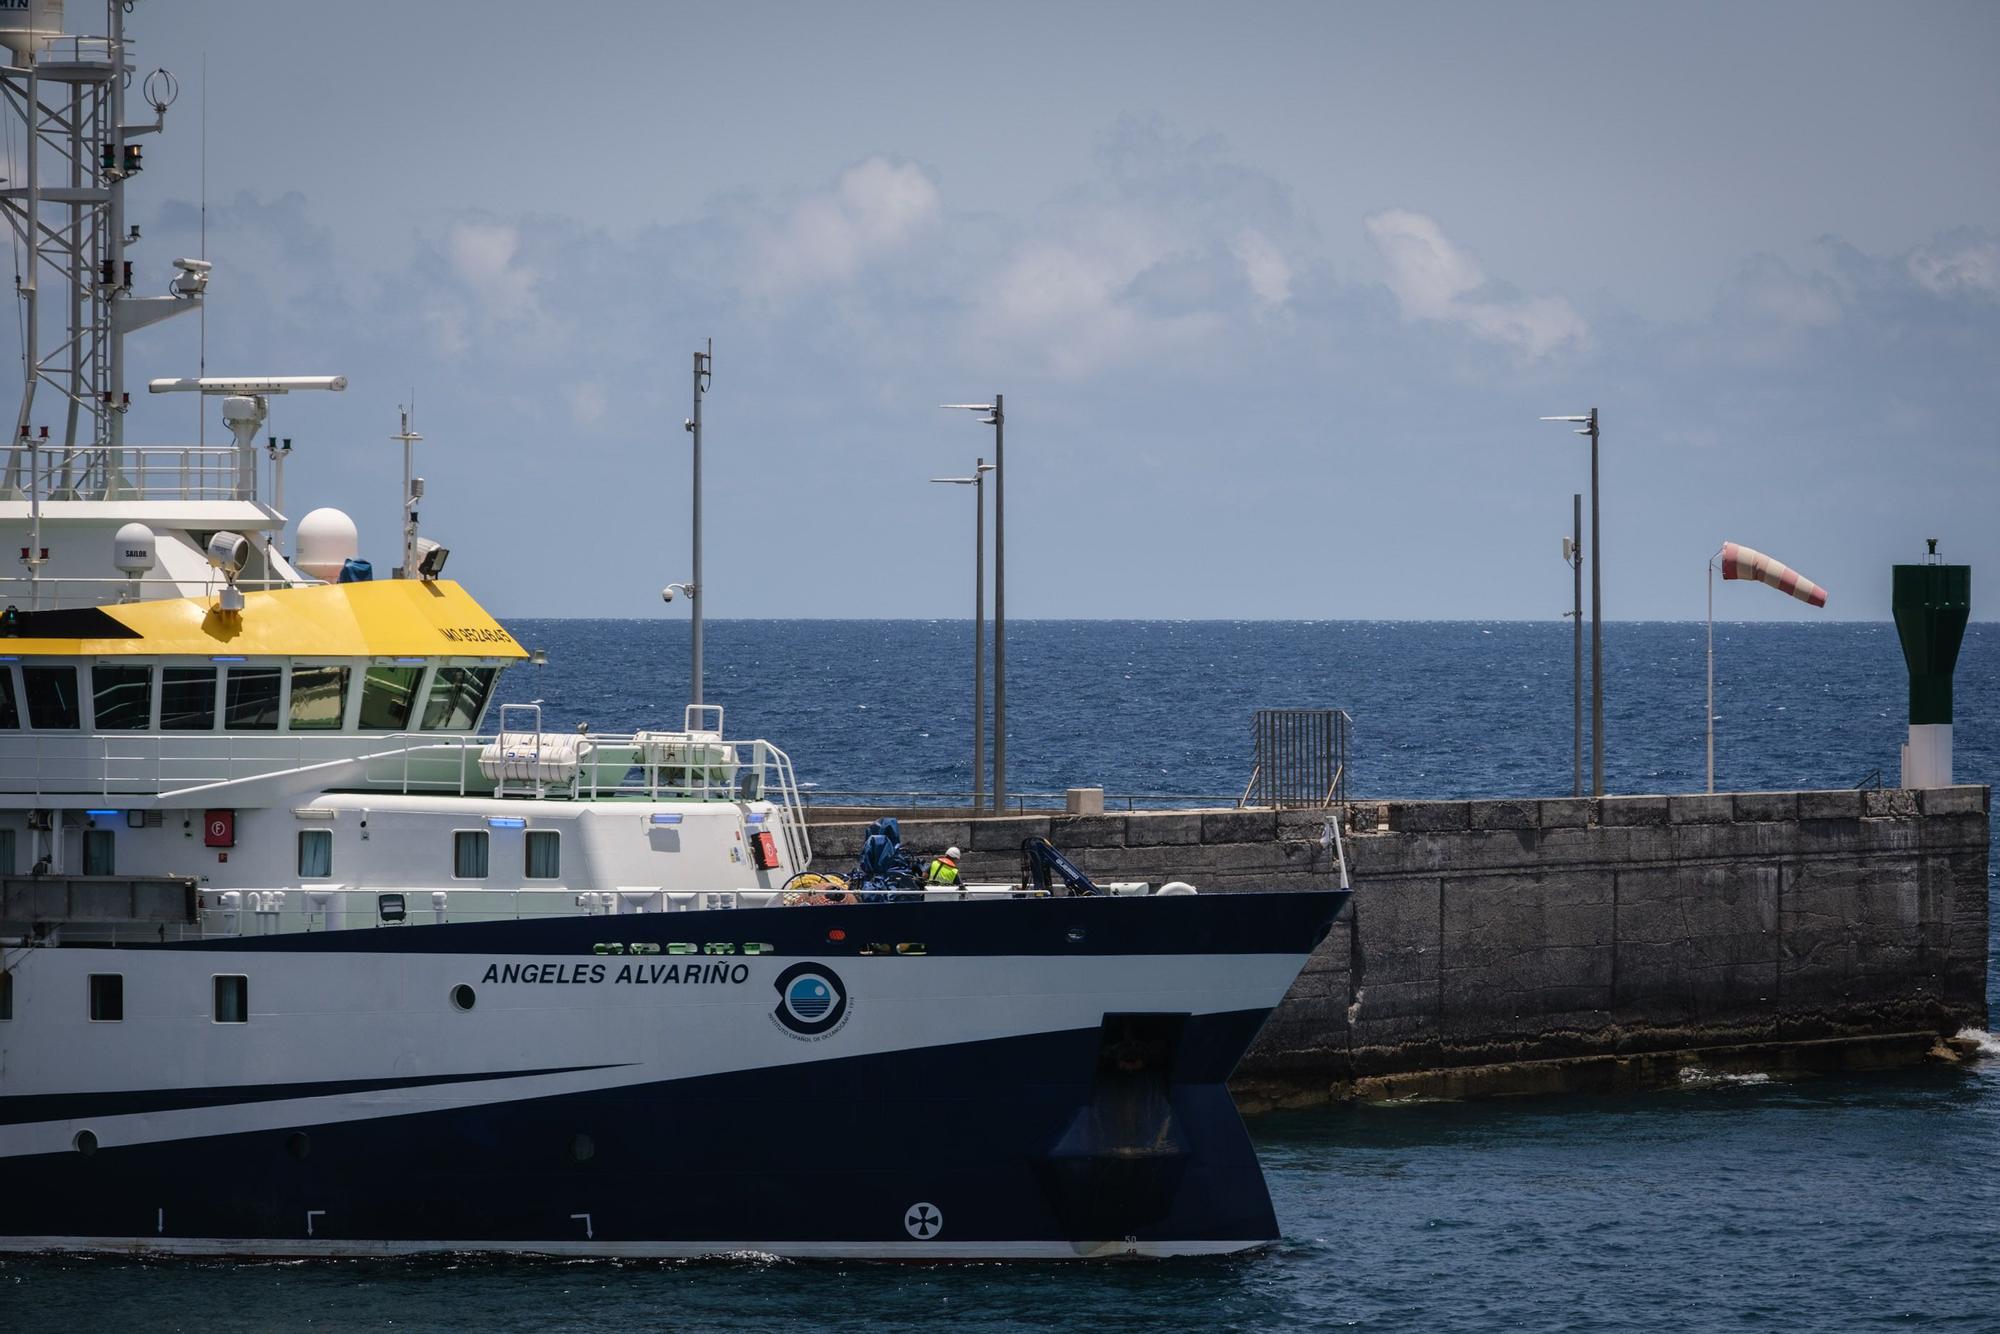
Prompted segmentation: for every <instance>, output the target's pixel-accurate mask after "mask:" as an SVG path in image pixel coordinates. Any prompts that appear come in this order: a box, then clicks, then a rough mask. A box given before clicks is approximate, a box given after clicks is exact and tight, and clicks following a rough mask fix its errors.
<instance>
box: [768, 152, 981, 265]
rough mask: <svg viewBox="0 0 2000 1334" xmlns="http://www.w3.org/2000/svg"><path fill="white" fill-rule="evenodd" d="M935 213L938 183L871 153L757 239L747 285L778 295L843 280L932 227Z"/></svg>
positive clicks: (914, 168)
mask: <svg viewBox="0 0 2000 1334" xmlns="http://www.w3.org/2000/svg"><path fill="white" fill-rule="evenodd" d="M941 210H942V199H941V197H940V195H939V194H938V188H937V184H936V182H934V181H932V180H931V178H930V177H929V176H928V175H926V174H925V173H924V170H923V169H922V168H921V167H918V166H915V165H914V164H911V163H900V164H898V163H893V162H890V161H889V160H888V159H886V158H880V157H872V158H869V159H868V160H867V161H865V162H861V163H857V164H856V165H854V166H852V167H849V168H848V169H847V170H846V171H843V172H842V173H841V174H840V179H839V180H837V181H835V182H834V185H833V188H832V189H830V190H824V191H821V192H820V193H818V194H814V195H809V196H807V197H806V198H805V199H802V200H800V201H799V203H798V204H797V205H796V206H794V207H793V209H792V211H791V212H790V213H789V214H787V215H786V217H785V218H784V220H783V221H782V222H780V223H779V224H778V225H777V226H776V227H775V228H773V229H770V230H768V231H766V232H765V233H764V234H763V235H761V236H760V237H759V238H758V239H757V243H756V244H755V245H754V246H753V247H752V262H753V264H754V266H755V268H754V271H753V272H752V273H751V275H750V280H749V286H751V287H752V288H754V289H756V290H759V291H762V292H764V293H766V294H780V293H785V292H791V291H796V290H799V289H801V288H808V287H816V286H820V285H822V284H826V283H840V282H846V281H848V280H850V279H852V278H853V277H855V275H856V274H858V273H859V272H860V270H861V268H862V267H863V266H864V265H866V264H869V263H872V262H874V261H875V260H878V259H880V258H882V257H883V256H885V255H887V254H889V253H891V252H893V251H896V250H898V249H901V248H902V247H903V246H904V245H906V244H907V243H908V242H909V241H911V240H912V239H914V238H915V237H916V236H917V235H918V234H919V233H921V232H922V231H924V230H925V229H926V228H928V227H930V226H932V225H933V224H934V223H935V222H936V221H937V219H938V215H939V213H940V212H941Z"/></svg>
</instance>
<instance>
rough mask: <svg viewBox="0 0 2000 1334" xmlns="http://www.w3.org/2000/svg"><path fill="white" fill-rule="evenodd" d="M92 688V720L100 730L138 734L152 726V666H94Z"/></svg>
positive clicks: (91, 675) (92, 669)
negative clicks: (135, 732) (137, 731)
mask: <svg viewBox="0 0 2000 1334" xmlns="http://www.w3.org/2000/svg"><path fill="white" fill-rule="evenodd" d="M90 686H91V696H92V699H91V703H92V706H93V708H94V712H93V713H92V715H91V717H92V718H93V719H94V721H95V723H96V726H97V730H98V731H100V732H113V731H136V730H140V729H143V728H146V727H150V726H151V725H152V722H153V669H152V668H151V667H131V666H118V667H93V668H91V669H90Z"/></svg>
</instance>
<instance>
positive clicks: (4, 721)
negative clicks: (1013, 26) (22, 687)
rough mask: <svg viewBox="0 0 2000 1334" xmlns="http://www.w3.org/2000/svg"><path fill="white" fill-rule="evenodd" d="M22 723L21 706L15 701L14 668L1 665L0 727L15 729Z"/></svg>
mask: <svg viewBox="0 0 2000 1334" xmlns="http://www.w3.org/2000/svg"><path fill="white" fill-rule="evenodd" d="M20 725H21V706H20V705H19V704H17V703H15V701H14V669H13V668H12V667H0V728H6V729H7V730H8V731H13V730H14V729H15V728H17V727H19V726H20Z"/></svg>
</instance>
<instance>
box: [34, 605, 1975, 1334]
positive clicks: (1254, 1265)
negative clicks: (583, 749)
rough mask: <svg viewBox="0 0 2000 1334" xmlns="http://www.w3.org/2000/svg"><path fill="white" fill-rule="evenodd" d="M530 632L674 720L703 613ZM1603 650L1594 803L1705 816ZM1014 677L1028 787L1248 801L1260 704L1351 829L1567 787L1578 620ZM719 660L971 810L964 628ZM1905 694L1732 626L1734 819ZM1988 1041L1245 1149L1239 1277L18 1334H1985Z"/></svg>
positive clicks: (1014, 1274)
mask: <svg viewBox="0 0 2000 1334" xmlns="http://www.w3.org/2000/svg"><path fill="white" fill-rule="evenodd" d="M509 629H510V630H512V631H513V632H514V634H515V635H516V636H517V637H518V638H519V639H520V641H521V642H522V643H523V644H525V645H528V646H531V647H540V648H545V649H546V650H547V651H548V656H549V662H548V665H547V666H545V667H540V668H535V667H525V666H524V667H519V668H515V669H512V670H510V671H509V673H508V674H507V676H506V677H505V678H504V679H503V684H502V687H501V691H502V698H504V699H506V700H509V701H513V702H528V701H531V700H540V701H542V708H543V711H544V721H545V725H548V726H572V725H575V724H577V723H585V722H587V723H589V724H590V725H591V726H592V727H593V728H594V729H596V730H599V731H626V730H630V729H632V728H634V727H638V726H662V725H669V726H671V725H677V724H678V720H679V717H680V711H681V707H682V705H683V704H684V703H685V701H686V697H687V686H688V634H687V630H688V627H687V624H686V622H685V621H684V620H678V619H677V620H650V621H584V620H541V621H517V622H511V623H510V624H509ZM1604 641H1605V682H1604V693H1605V738H1604V739H1605V755H1606V760H1605V776H1606V787H1607V789H1608V790H1609V791H1611V792H1615V793H1660V792H1694V791H1700V790H1702V788H1703V786H1704V784H1705V774H1704V756H1705V750H1704V729H1703V712H1704V692H1705V685H1704V681H1705V661H1706V658H1705V628H1704V626H1702V625H1701V624H1698V623H1697V624H1692V625H1689V624H1631V623H1622V622H1621V623H1614V624H1612V625H1609V626H1607V627H1606V628H1605V636H1604ZM1007 652H1008V713H1007V730H1008V786H1009V789H1010V791H1011V792H1014V793H1022V794H1047V793H1055V794H1060V793H1061V792H1062V791H1063V789H1065V788H1067V787H1073V786H1085V785H1088V786H1100V787H1103V788H1104V789H1106V792H1107V800H1108V801H1109V802H1110V803H1112V804H1116V805H1123V804H1124V803H1125V802H1126V801H1127V800H1130V801H1132V802H1133V803H1135V804H1140V803H1143V804H1146V805H1161V804H1166V803H1168V802H1171V801H1173V800H1175V799H1179V800H1183V801H1190V802H1192V801H1194V800H1195V799H1198V798H1204V797H1206V798H1211V799H1213V798H1218V797H1222V798H1228V799H1230V800H1233V799H1234V797H1235V796H1236V795H1238V794H1240V793H1241V792H1242V790H1243V787H1244V785H1245V784H1246V782H1248V780H1249V777H1250V770H1251V734H1250V721H1251V715H1252V712H1253V711H1254V710H1256V709H1258V708H1261V707H1338V708H1343V709H1345V710H1347V712H1348V713H1349V714H1350V715H1351V716H1352V718H1353V742H1352V751H1351V759H1350V762H1351V768H1352V773H1351V778H1350V783H1349V792H1350V795H1352V796H1354V797H1356V798H1376V797H1468V796H1530V795H1544V796H1546V795H1565V794H1567V793H1568V792H1569V791H1570V786H1571V782H1572V749H1571V747H1572V713H1571V705H1572V697H1571V689H1572V678H1571V661H1572V659H1571V652H1572V641H1571V631H1570V628H1569V626H1567V625H1565V624H1555V625H1549V624H1526V623H1521V622H1495V623H1491V624H1480V623H1474V622H1450V623H1421V622H1393V623H1388V622H1384V623H1364V622H1339V621H1328V622H1240V623H1231V622H1217V621H1175V622H1168V621H1151V622H1145V621H1028V622H1016V623H1014V624H1013V625H1011V626H1010V627H1009V630H1008V642H1007ZM706 660H707V661H706V692H705V693H706V697H707V699H708V701H709V702H710V703H719V704H721V705H723V706H724V707H725V709H726V710H727V730H728V732H729V733H730V734H731V735H732V736H737V737H749V736H763V737H768V738H769V739H771V740H772V741H774V742H776V743H777V744H779V745H780V746H782V747H784V748H785V749H786V750H787V751H788V752H789V753H790V754H791V756H792V758H793V760H794V762H795V764H796V765H797V768H798V773H799V777H800V778H801V779H802V780H804V781H807V782H810V783H813V784H815V787H814V788H813V789H812V791H813V793H814V794H815V799H817V800H825V801H830V802H838V803H843V804H844V803H846V802H849V801H852V800H855V799H856V798H855V797H854V795H853V794H856V793H867V794H876V795H877V796H880V797H882V798H883V799H888V797H889V795H890V794H900V793H928V794H938V793H946V792H963V791H965V790H966V789H967V788H968V787H969V786H970V784H971V749H972V740H971V737H972V717H973V702H972V684H971V682H972V627H971V624H970V622H966V621H873V622H870V621H717V622H711V623H710V624H709V626H708V628H707V645H706ZM1587 662H1588V648H1587V645H1586V663H1587ZM1905 681H1906V678H1905V673H1904V668H1903V663H1902V654H1901V650H1900V648H1899V646H1898V643H1897V639H1896V633H1895V630H1894V628H1893V627H1892V626H1889V625H1887V624H1880V625H1876V624H1852V623H1830V624H1829V623H1821V624H1790V623H1788V624H1782V625H1780V624H1737V623H1730V624H1718V625H1717V626H1716V627H1715V686H1716V713H1717V723H1716V767H1717V787H1718V789H1719V790H1732V789H1756V788H1816V787H1826V788H1831V787H1853V786H1856V785H1859V784H1863V783H1872V782H1876V781H1884V782H1887V783H1888V784H1889V785H1892V786H1893V785H1894V784H1895V782H1896V776H1897V747H1898V745H1899V743H1900V742H1901V740H1902V739H1903V736H1904V731H1905V717H1906V715H1905V706H1906V685H1905ZM1588 712H1589V710H1588V703H1587V696H1586V707H1585V716H1586V720H1587V718H1588ZM1957 719H1958V722H1957V734H1956V772H1957V776H1958V778H1959V781H1961V782H1973V783H1991V782H1993V781H1994V779H1995V778H1996V776H2000V625H1993V624H1975V625H1973V626H1972V627H1970V629H1969V630H1968V631H1967V633H1966V637H1965V645H1964V649H1963V651H1962V653H1961V656H1960V659H1959V666H1958V675H1957ZM1587 757H1588V750H1587V749H1586V761H1585V762H1586V766H1587V764H1588V758H1587ZM1586 780H1587V774H1586ZM898 799H899V800H900V799H902V798H898ZM1028 800H1030V801H1032V797H1030V798H1028ZM1358 888H1359V892H1360V893H1363V894H1365V893H1366V892H1367V890H1366V886H1365V885H1362V886H1359V887H1358ZM1988 1041H1989V1046H1990V1047H1991V1049H1992V1051H1993V1053H1994V1054H1993V1055H1992V1056H1991V1057H1990V1058H1989V1059H1987V1060H1986V1061H1984V1062H1976V1063H1974V1064H1972V1065H1970V1066H1968V1067H1966V1068H1962V1069H1945V1068H1935V1069H1923V1070H1918V1071H1911V1072H1902V1073H1895V1074H1881V1075H1868V1076H1848V1077H1840V1078H1815V1079H1808V1080H1797V1081H1782V1082H1781V1081H1769V1080H1760V1079H1754V1078H1736V1079H1718V1080H1715V1081H1712V1082H1702V1083H1695V1084H1689V1085H1686V1086H1684V1087H1681V1088H1679V1089H1676V1090H1673V1091H1670V1092H1662V1093H1651V1094H1645V1095H1628V1096H1603V1097H1562V1098H1532V1099H1517V1100H1506V1101H1493V1102H1480V1103H1467V1104H1449V1103H1431V1104H1421V1103H1418V1104H1409V1105H1389V1106H1380V1105H1377V1106H1363V1107H1345V1108H1336V1109H1331V1110H1322V1111H1312V1112H1297V1113H1286V1114H1280V1115H1270V1116H1265V1117H1260V1118H1257V1119H1256V1120H1254V1121H1253V1122H1252V1131H1253V1134H1254V1135H1255V1137H1256V1139H1257V1142H1258V1145H1259V1149H1260V1151H1261V1153H1262V1156H1263V1162H1264V1169H1265V1172H1266V1175H1267V1177H1268V1179H1269V1182H1270V1186H1271V1194H1272V1197H1273V1200H1274V1202H1275V1204H1276V1206H1277V1210H1278V1217H1279V1220H1280V1223H1281V1225H1282V1227H1283V1228H1284V1232H1285V1239H1284V1241H1283V1242H1282V1243H1281V1244H1280V1245H1278V1246H1276V1247H1275V1248H1272V1249H1271V1250H1269V1251H1267V1252H1264V1253H1262V1254H1258V1255H1254V1256H1249V1257H1242V1258H1236V1259H1230V1260H1222V1261H1199V1262H1184V1261H1175V1262H1144V1263H1140V1262H1134V1263H1120V1264H1106V1265H1094V1266H1085V1265H1049V1266H1001V1265H967V1266H939V1267H921V1268H904V1267H897V1266H887V1265H837V1264H790V1263H773V1262H768V1261H758V1260H748V1259H746V1260H742V1261H739V1262H722V1261H718V1262H704V1263H698V1264H664V1263H662V1264H641V1263H616V1262H608V1261H607V1262H588V1263H552V1262H551V1263H531V1262H520V1261H489V1260H480V1259H466V1260H447V1259H439V1260H426V1261H419V1262H408V1263H358V1262H356V1263H347V1262H342V1263H292V1264H190V1263H172V1264H164V1263H140V1262H135V1261H129V1260H122V1259H105V1258H79V1257H52V1258H35V1259H27V1260H23V1259H19V1258H0V1329H8V1330H12V1329H22V1330H29V1329H37V1330H39V1329H46V1330H86V1329H110V1328H120V1329H145V1330H155V1329H158V1330H180V1329H185V1330H200V1331H222V1330H294V1329H331V1330H374V1329H385V1330H386V1329H416V1330H426V1329H464V1330H494V1331H524V1332H532V1334H554V1332H555V1331H567V1330H578V1331H582V1330H606V1331H613V1330H615V1331H620V1334H625V1332H626V1331H633V1330H650V1329H673V1330H697V1329H747V1328H758V1329H767V1328H775V1329H845V1330H857V1331H862V1330H865V1331H871V1332H872V1331H879V1330H885V1329H941V1328H947V1327H949V1328H952V1329H957V1330H1000V1329H1014V1328H1021V1327H1041V1328H1058V1327H1060V1328H1089V1329H1124V1328H1138V1327H1161V1328H1187V1329H1229V1330H1291V1329H1301V1328H1329V1329H1362V1330H1409V1331H1421V1332H1422V1334H1441V1332H1443V1331H1459V1330H1465V1331H1487V1330H1500V1329H1527V1330H1564V1331H1599V1330H1633V1331H1640V1330H1644V1331H1651V1330H1660V1329H1671V1330H1690V1331H1694V1330H1739V1329H1740V1330H1759V1331H1763V1330H1811V1331H1820V1330H1853V1329H1876V1328H1884V1329H1886V1328H1892V1327H1893V1328H1898V1329H1901V1328H1910V1327H1936V1328H1943V1329H1962V1330H1982V1331H1984V1330H2000V1044H1995V1043H1992V1042H1991V1040H1990V1039H1989V1040H1988ZM0 1189H5V1184H4V1182H0Z"/></svg>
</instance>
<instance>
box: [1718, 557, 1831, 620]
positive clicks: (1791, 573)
mask: <svg viewBox="0 0 2000 1334" xmlns="http://www.w3.org/2000/svg"><path fill="white" fill-rule="evenodd" d="M1722 577H1723V578H1724V579H1755V580H1758V581H1759V582H1761V583H1766V584H1769V585H1770V586H1771V587H1773V588H1775V589H1777V590H1778V591H1779V592H1780V593H1790V594H1791V595H1792V596H1793V597H1795V598H1797V599H1798V600H1799V601H1801V602H1804V603H1808V604H1810V605H1812V606H1815V607H1824V606H1825V605H1826V590H1825V589H1824V588H1821V587H1820V586H1819V585H1818V584H1816V583H1814V582H1813V581H1812V580H1810V579H1808V578H1806V577H1805V576H1804V575H1802V574H1800V573H1799V572H1798V571H1797V570H1795V569H1793V568H1792V567H1791V566H1789V565H1786V564H1784V563H1783V562H1782V561H1775V560H1772V559H1771V558H1770V557H1769V556H1766V555H1765V554H1764V553H1763V552H1761V551H1758V550H1756V549H1755V548H1753V547H1746V546H1742V545H1740V544H1739V543H1736V542H1724V543H1723V544H1722Z"/></svg>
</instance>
